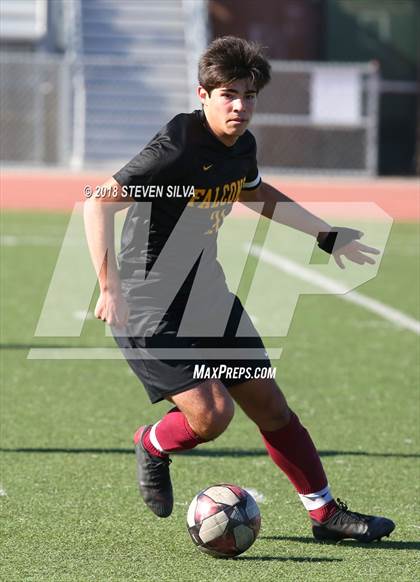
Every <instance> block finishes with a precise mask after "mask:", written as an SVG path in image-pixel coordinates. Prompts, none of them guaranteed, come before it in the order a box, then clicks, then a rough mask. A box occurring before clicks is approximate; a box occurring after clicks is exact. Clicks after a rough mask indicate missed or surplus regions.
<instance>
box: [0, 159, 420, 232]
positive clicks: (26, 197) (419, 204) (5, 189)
mask: <svg viewBox="0 0 420 582" xmlns="http://www.w3.org/2000/svg"><path fill="white" fill-rule="evenodd" d="M108 177H109V174H105V173H104V174H99V173H96V174H94V173H79V174H74V173H59V172H40V171H25V172H23V171H17V170H16V171H12V170H10V171H5V172H3V173H2V175H1V207H2V208H3V209H13V210H53V211H66V210H67V211H68V210H71V209H72V208H73V206H74V204H75V203H76V202H78V201H83V200H84V199H85V198H84V193H83V189H84V187H85V186H86V185H87V184H89V185H90V186H92V188H95V186H97V185H100V184H102V183H103V182H104V181H105V180H106V179H107V178H108ZM267 181H269V182H270V183H272V184H273V185H275V186H277V187H278V188H279V189H280V190H281V191H282V192H284V193H285V194H287V195H288V196H290V197H291V198H293V199H294V200H297V201H299V202H302V203H305V202H374V203H376V204H377V205H378V206H380V207H381V208H382V209H383V210H384V211H385V212H386V213H387V214H389V215H390V216H392V218H394V219H395V220H408V221H417V220H420V182H419V180H416V179H377V180H369V179H359V178H354V179H349V178H346V179H338V178H331V179H327V178H324V179H320V178H313V179H310V178H302V179H297V178H290V177H286V178H284V179H283V178H282V179H280V178H274V177H269V179H268V180H267ZM236 206H237V210H236V214H238V215H240V214H244V213H246V212H247V209H246V208H244V207H243V206H242V205H236Z"/></svg>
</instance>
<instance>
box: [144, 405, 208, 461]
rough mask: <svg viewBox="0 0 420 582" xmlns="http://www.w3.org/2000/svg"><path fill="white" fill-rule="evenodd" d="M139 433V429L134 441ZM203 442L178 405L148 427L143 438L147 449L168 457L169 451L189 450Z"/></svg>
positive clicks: (152, 452)
mask: <svg viewBox="0 0 420 582" xmlns="http://www.w3.org/2000/svg"><path fill="white" fill-rule="evenodd" d="M139 430H140V429H139ZM137 434H138V431H137V433H136V435H135V437H134V442H136V436H137ZM138 439H139V436H137V442H138ZM203 442H205V441H204V440H203V439H201V438H200V437H199V436H198V435H196V434H195V432H194V431H193V429H192V428H191V427H190V425H189V423H188V420H187V418H186V416H185V415H184V414H183V413H182V412H181V411H180V410H178V408H176V407H175V408H172V409H171V410H169V412H168V413H167V414H166V415H165V416H164V417H163V418H162V420H160V421H159V422H157V423H156V424H154V425H153V426H152V427H151V428H150V429H148V430H147V432H146V434H145V435H144V438H143V445H144V447H145V449H146V450H147V451H149V453H151V454H152V455H156V456H158V457H166V456H167V455H168V453H176V452H179V451H187V450H189V449H193V448H194V447H196V446H197V445H198V444H200V443H203Z"/></svg>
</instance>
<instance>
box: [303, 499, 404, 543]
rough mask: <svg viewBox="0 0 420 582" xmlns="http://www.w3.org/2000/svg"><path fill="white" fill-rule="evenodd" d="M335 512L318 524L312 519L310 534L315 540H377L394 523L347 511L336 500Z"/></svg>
mask: <svg viewBox="0 0 420 582" xmlns="http://www.w3.org/2000/svg"><path fill="white" fill-rule="evenodd" d="M337 505H338V509H337V511H336V512H335V513H334V514H333V515H332V516H331V517H330V518H329V519H328V520H327V521H324V522H322V523H319V522H318V521H316V520H315V519H312V532H313V534H314V537H315V539H316V540H332V541H336V542H337V541H340V540H344V539H353V540H357V541H359V542H366V543H369V542H373V541H376V540H379V541H380V539H381V538H382V537H384V536H389V534H390V533H391V532H392V531H393V530H394V528H395V523H394V522H393V521H391V520H390V519H387V518H386V517H375V516H373V515H363V513H355V512H353V511H349V509H348V507H347V505H346V504H345V503H343V502H342V501H341V500H340V499H338V498H337Z"/></svg>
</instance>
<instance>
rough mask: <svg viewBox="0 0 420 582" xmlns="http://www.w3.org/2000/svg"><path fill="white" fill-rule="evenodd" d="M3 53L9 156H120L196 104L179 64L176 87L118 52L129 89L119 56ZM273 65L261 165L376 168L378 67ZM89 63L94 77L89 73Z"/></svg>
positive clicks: (4, 150)
mask: <svg viewBox="0 0 420 582" xmlns="http://www.w3.org/2000/svg"><path fill="white" fill-rule="evenodd" d="M0 63H1V76H2V83H1V93H0V98H1V122H0V123H1V133H2V147H1V160H2V161H3V162H9V163H26V164H27V163H32V164H38V165H47V164H49V165H62V166H66V165H70V164H71V163H72V162H73V165H74V162H75V160H77V165H78V166H79V167H83V166H85V165H87V164H89V165H92V163H104V162H106V163H107V164H110V163H114V162H115V163H117V162H118V163H120V162H122V161H125V160H126V158H127V157H129V155H134V154H135V153H136V151H138V149H139V148H140V147H142V146H143V145H144V144H145V143H146V142H147V141H148V140H149V139H150V138H151V137H152V134H153V133H154V132H155V131H156V130H158V129H159V127H161V126H162V125H164V123H166V122H167V121H168V118H169V117H170V116H172V115H173V114H175V113H176V112H177V111H182V110H184V111H185V110H186V109H188V95H189V86H188V80H187V79H186V78H183V76H184V74H183V75H181V74H175V73H176V71H172V73H171V75H172V77H174V79H175V81H174V83H175V84H174V88H173V91H172V92H171V91H168V90H167V86H168V84H167V83H166V84H165V79H167V80H170V75H169V73H168V74H167V75H165V74H164V71H163V69H162V71H161V72H160V73H158V71H157V69H156V70H155V69H153V70H152V69H151V70H150V71H149V70H148V69H147V68H144V67H143V68H142V67H140V65H139V64H138V63H132V62H125V61H123V60H121V59H120V60H119V61H118V67H119V69H121V71H120V72H122V73H124V75H123V77H122V78H124V79H125V87H124V93H123V92H122V91H123V89H122V87H121V84H120V85H119V84H118V83H116V82H115V79H114V78H113V75H114V73H112V70H111V72H109V71H108V69H110V67H111V63H108V64H106V63H103V62H101V63H99V62H98V60H97V59H96V60H95V59H89V58H84V59H78V60H77V62H73V63H71V62H70V61H69V60H67V59H65V58H63V57H61V58H60V57H53V56H38V55H28V54H25V55H22V54H10V53H5V54H3V55H1V57H0ZM105 65H106V67H105ZM114 65H115V63H114ZM272 67H273V75H272V82H271V83H270V84H269V85H268V86H267V87H266V88H265V89H264V91H263V92H262V93H261V94H260V96H259V98H258V108H257V111H258V112H257V113H256V114H255V116H254V119H253V122H252V127H251V130H252V131H253V133H254V134H255V136H256V138H257V143H258V151H259V165H260V167H262V168H263V169H265V170H266V171H272V172H276V173H285V172H294V173H305V172H310V173H316V172H322V173H323V174H337V173H358V174H365V175H374V174H376V170H377V150H378V145H377V118H378V110H377V109H378V73H377V70H376V67H375V66H374V65H373V64H367V65H363V64H354V65H335V64H330V63H329V64H321V63H301V62H293V63H292V62H280V61H274V62H273V63H272ZM111 69H112V67H111ZM89 71H94V72H95V77H92V74H90V77H89V78H87V77H88V75H87V73H88V72H89ZM136 71H137V72H136ZM105 73H106V74H107V75H108V77H109V78H108V77H106V75H105ZM111 73H112V74H111ZM104 75H105V76H104ZM133 75H134V76H133ZM174 75H175V76H174ZM130 87H131V90H130V89H129V88H130ZM139 87H140V89H141V91H140V89H139ZM146 89H147V91H146ZM129 91H131V92H129ZM140 97H142V98H140ZM146 97H147V98H146ZM175 105H176V107H175ZM198 106H199V103H198V101H197V107H198ZM178 107H179V109H178ZM175 109H176V111H175ZM153 124H154V125H153ZM152 125H153V128H152ZM152 129H153V131H152ZM105 130H107V131H108V134H110V135H108V134H106V132H105ZM94 132H96V133H94ZM98 136H99V137H101V136H102V137H101V138H100V139H98ZM105 137H106V139H105ZM128 147H129V150H130V154H128V153H126V152H127V151H128V150H127V148H128ZM95 148H96V149H95ZM123 153H124V156H123V155H122V154H123Z"/></svg>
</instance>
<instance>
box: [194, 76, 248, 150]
mask: <svg viewBox="0 0 420 582" xmlns="http://www.w3.org/2000/svg"><path fill="white" fill-rule="evenodd" d="M198 96H199V98H200V101H201V103H202V104H203V108H204V114H205V116H206V119H207V123H208V124H209V127H210V129H211V130H212V132H213V133H214V134H215V135H216V137H218V138H219V139H220V141H222V142H223V143H224V144H225V145H227V146H232V145H233V144H234V143H235V142H236V140H237V139H238V137H239V136H241V135H242V134H243V133H244V132H245V130H246V128H247V127H248V125H249V122H250V121H251V117H252V114H253V113H254V109H255V104H256V98H257V92H256V91H255V87H254V86H253V85H252V82H251V81H250V80H249V79H239V80H238V81H234V82H233V83H229V84H228V85H224V86H222V87H218V88H217V89H213V91H212V92H211V95H209V94H208V93H207V91H206V90H205V89H204V88H203V87H199V88H198Z"/></svg>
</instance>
